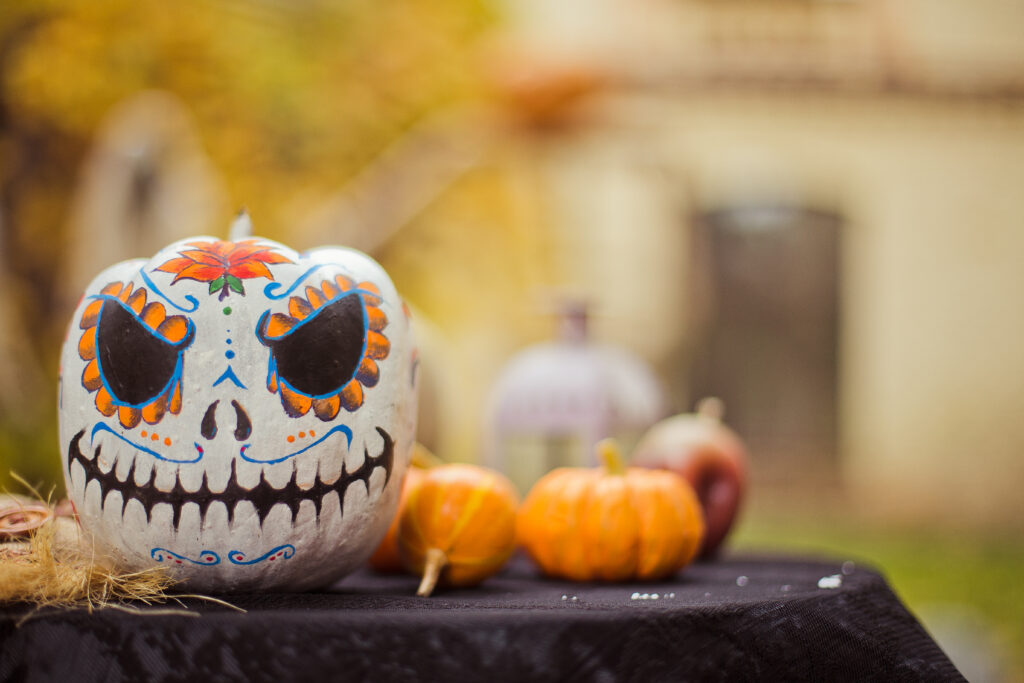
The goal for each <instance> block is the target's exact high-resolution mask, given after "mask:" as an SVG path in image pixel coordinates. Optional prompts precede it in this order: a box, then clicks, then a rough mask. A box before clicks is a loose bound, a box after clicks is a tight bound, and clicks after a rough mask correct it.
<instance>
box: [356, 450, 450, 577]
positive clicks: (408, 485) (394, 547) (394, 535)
mask: <svg viewBox="0 0 1024 683" xmlns="http://www.w3.org/2000/svg"><path fill="white" fill-rule="evenodd" d="M409 464H410V467H409V469H408V470H406V472H405V481H403V482H402V494H401V497H400V498H399V499H398V509H397V510H395V517H394V519H392V520H391V526H389V527H388V531H387V533H386V534H384V540H383V541H381V542H380V545H379V546H377V549H376V550H375V551H374V552H373V555H372V556H371V557H370V566H371V567H372V568H373V569H374V571H378V572H381V573H385V574H395V573H398V572H401V571H402V570H404V569H405V567H403V566H402V558H401V557H399V555H398V523H399V521H401V519H402V509H403V508H404V507H405V503H406V501H407V500H408V499H409V492H410V491H411V490H412V489H414V488H416V487H417V486H419V485H420V482H422V481H423V475H424V473H425V471H426V470H428V469H430V468H432V467H437V466H438V465H440V464H441V460H440V458H438V457H437V456H436V455H434V454H433V453H431V452H430V451H428V450H427V449H426V448H425V447H424V446H423V445H422V444H420V443H415V444H413V447H412V460H411V461H410V463H409Z"/></svg>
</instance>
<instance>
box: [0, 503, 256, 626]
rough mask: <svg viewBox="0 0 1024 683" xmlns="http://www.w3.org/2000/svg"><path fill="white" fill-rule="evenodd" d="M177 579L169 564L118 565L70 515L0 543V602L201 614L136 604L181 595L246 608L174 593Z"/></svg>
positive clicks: (206, 599) (176, 597)
mask: <svg viewBox="0 0 1024 683" xmlns="http://www.w3.org/2000/svg"><path fill="white" fill-rule="evenodd" d="M176 583H177V581H176V580H175V579H174V578H173V577H172V576H171V575H170V574H169V573H168V572H167V570H166V569H165V568H164V567H154V568H151V569H146V570H143V571H138V572H123V571H120V570H118V569H117V568H116V567H114V566H113V565H112V564H111V563H110V562H109V561H107V560H106V559H104V558H101V557H99V556H97V554H96V553H95V552H94V550H93V549H92V548H91V547H90V546H88V545H87V544H85V543H84V542H83V540H82V534H81V532H80V530H79V528H78V524H77V523H76V522H75V521H74V520H72V519H70V518H67V517H58V518H56V519H54V520H52V521H50V522H47V523H46V524H44V525H43V526H41V527H39V528H38V529H36V530H35V531H34V532H33V533H32V534H31V535H30V536H29V538H28V539H27V540H23V541H17V542H8V543H2V544H0V604H17V603H20V604H29V605H33V606H35V607H36V608H37V610H38V609H41V608H45V607H66V608H70V607H75V608H85V609H87V610H88V611H90V612H92V611H93V610H95V609H103V608H111V609H119V610H125V611H131V612H143V613H145V614H149V615H152V614H157V613H160V614H166V613H169V612H173V613H175V614H183V615H187V616H198V614H197V613H196V612H189V611H186V610H183V609H181V610H179V609H171V610H168V609H159V610H157V609H146V610H144V611H143V610H139V609H138V607H137V606H138V605H140V604H141V605H147V606H149V605H154V604H161V603H165V602H167V601H168V600H173V601H174V602H176V603H178V604H179V605H181V606H182V607H184V604H183V603H182V602H181V600H180V598H197V599H201V600H205V601H208V602H213V603H217V604H219V605H223V606H225V607H230V608H232V609H236V610H239V611H244V610H240V609H239V608H237V607H235V606H234V605H231V604H230V603H227V602H224V601H223V600H218V599H216V598H212V597H209V596H205V595H191V594H188V595H186V594H175V595H171V594H169V592H168V591H170V590H171V589H172V587H173V586H174V585H175V584H176ZM133 605H134V606H133ZM28 616H31V613H30V614H29V615H28Z"/></svg>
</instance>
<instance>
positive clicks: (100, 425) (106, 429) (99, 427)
mask: <svg viewBox="0 0 1024 683" xmlns="http://www.w3.org/2000/svg"><path fill="white" fill-rule="evenodd" d="M96 432H110V433H111V434H113V435H114V436H116V437H117V438H119V439H121V441H124V442H125V443H126V444H128V445H129V446H132V447H133V448H135V449H137V450H140V451H142V452H143V453H147V454H149V455H152V456H153V457H154V458H156V459H157V460H163V461H164V462H176V463H180V464H188V463H193V462H199V461H200V460H201V459H202V457H203V454H202V453H197V454H196V457H195V459H194V460H176V459H174V458H168V457H167V456H165V455H161V454H160V453H157V452H156V451H154V450H152V449H149V448H146V447H145V446H143V445H141V444H137V443H135V442H134V441H132V440H131V439H127V438H125V437H124V436H122V435H120V434H118V433H117V432H115V431H114V430H113V429H111V428H110V427H108V426H107V425H106V424H104V423H102V422H97V423H96V426H95V427H93V428H92V434H91V435H90V436H89V445H92V442H93V441H95V440H96Z"/></svg>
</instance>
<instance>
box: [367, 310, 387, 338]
mask: <svg viewBox="0 0 1024 683" xmlns="http://www.w3.org/2000/svg"><path fill="white" fill-rule="evenodd" d="M366 321H367V325H368V326H369V327H370V329H371V330H373V331H374V332H380V331H381V330H383V329H384V328H385V327H387V326H388V317H387V316H386V315H384V311H382V310H380V309H379V308H377V307H376V306H367V307H366Z"/></svg>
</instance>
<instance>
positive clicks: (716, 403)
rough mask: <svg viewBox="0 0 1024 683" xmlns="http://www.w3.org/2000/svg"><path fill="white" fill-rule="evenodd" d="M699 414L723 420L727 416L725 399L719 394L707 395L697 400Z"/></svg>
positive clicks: (718, 420) (715, 419)
mask: <svg viewBox="0 0 1024 683" xmlns="http://www.w3.org/2000/svg"><path fill="white" fill-rule="evenodd" d="M697 414H698V415H700V416H701V417H706V418H708V419H711V420H714V421H715V422H721V421H722V418H723V417H725V401H723V400H722V399H720V398H718V397H717V396H707V397H705V398H702V399H701V400H699V401H697Z"/></svg>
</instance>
